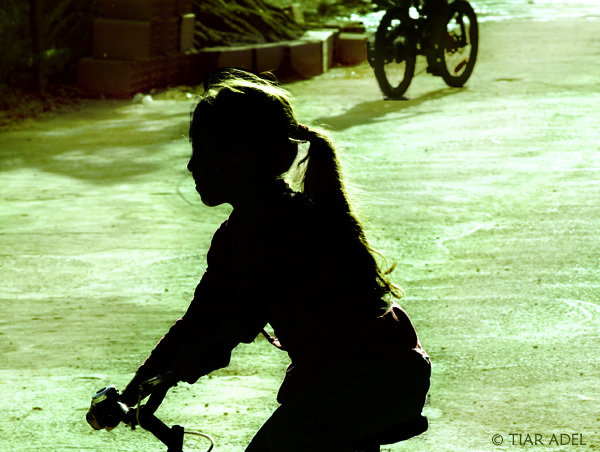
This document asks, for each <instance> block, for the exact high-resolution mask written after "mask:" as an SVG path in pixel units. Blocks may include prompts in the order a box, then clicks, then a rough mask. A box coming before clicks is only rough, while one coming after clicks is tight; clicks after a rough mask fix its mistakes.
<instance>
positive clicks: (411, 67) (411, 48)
mask: <svg viewBox="0 0 600 452" xmlns="http://www.w3.org/2000/svg"><path fill="white" fill-rule="evenodd" d="M409 26H410V18H409V17H408V13H407V12H406V11H404V10H400V9H392V10H389V11H388V12H387V13H385V15H384V16H383V18H382V19H381V22H380V23H379V26H378V27H377V31H376V32H375V55H374V61H373V70H374V72H375V78H376V79H377V83H379V87H380V88H381V91H382V92H383V94H385V95H386V96H388V97H390V98H393V99H399V98H401V97H402V95H403V94H404V93H405V92H406V90H407V89H408V86H409V85H410V82H411V80H412V78H413V75H414V74H415V61H416V49H415V44H414V41H413V40H412V39H411V36H410V32H409V30H410V28H409Z"/></svg>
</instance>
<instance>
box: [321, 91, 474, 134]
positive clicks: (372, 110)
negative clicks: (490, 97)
mask: <svg viewBox="0 0 600 452" xmlns="http://www.w3.org/2000/svg"><path fill="white" fill-rule="evenodd" d="M464 89H466V88H450V87H446V88H442V89H438V90H437V91H433V92H430V93H426V94H424V95H422V96H419V97H416V98H413V99H399V100H392V99H378V100H373V101H368V102H363V103H361V104H357V105H355V106H353V107H352V108H351V109H350V110H348V111H346V112H344V113H342V114H340V115H334V116H323V117H320V118H316V119H315V122H316V123H320V124H325V125H327V126H330V127H332V128H333V129H334V130H336V131H341V130H346V129H349V128H351V127H354V126H358V125H365V124H372V123H375V122H381V121H385V120H386V119H384V117H385V116H387V115H389V114H390V113H397V112H401V111H403V110H409V109H411V108H414V107H416V106H418V105H421V104H424V103H426V102H429V101H433V100H437V99H441V98H443V97H447V96H452V95H454V94H458V93H460V92H462V91H463V90H464ZM427 113H430V112H412V113H411V114H408V115H406V116H405V117H404V118H411V117H415V116H420V115H423V114H427ZM395 119H397V118H395Z"/></svg>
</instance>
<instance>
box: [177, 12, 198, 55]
mask: <svg viewBox="0 0 600 452" xmlns="http://www.w3.org/2000/svg"><path fill="white" fill-rule="evenodd" d="M195 24H196V15H195V14H191V13H190V14H183V15H182V16H181V26H180V31H179V51H180V52H185V51H186V50H190V49H193V48H194V27H195Z"/></svg>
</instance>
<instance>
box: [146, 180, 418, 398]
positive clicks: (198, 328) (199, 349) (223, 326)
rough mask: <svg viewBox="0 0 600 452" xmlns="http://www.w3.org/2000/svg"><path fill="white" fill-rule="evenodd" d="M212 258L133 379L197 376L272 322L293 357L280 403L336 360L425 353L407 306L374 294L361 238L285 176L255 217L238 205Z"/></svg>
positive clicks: (222, 364)
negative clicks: (343, 229) (355, 240)
mask: <svg viewBox="0 0 600 452" xmlns="http://www.w3.org/2000/svg"><path fill="white" fill-rule="evenodd" d="M207 262H208V266H207V269H206V272H205V273H204V275H203V276H202V279H201V281H200V283H199V284H198V286H197V288H196V291H195V293H194V298H193V300H192V302H191V304H190V306H189V308H188V310H187V312H186V313H185V315H184V316H183V317H182V318H181V319H179V320H177V322H176V323H175V324H174V325H173V327H172V328H171V329H170V330H169V332H168V333H167V334H166V335H165V336H164V337H163V338H162V339H161V341H160V342H159V343H158V345H157V346H156V348H155V349H154V351H153V352H152V354H151V355H150V357H149V358H148V359H147V360H146V362H145V363H144V364H143V365H142V366H141V367H140V368H139V370H138V373H137V377H136V380H138V381H142V380H144V379H146V378H151V377H153V376H156V375H158V374H161V373H165V372H167V371H171V370H174V371H175V372H176V373H177V374H178V375H179V376H180V378H181V379H182V380H184V381H187V382H189V383H193V382H195V381H196V380H197V379H198V378H200V377H201V376H203V375H206V374H208V373H210V372H212V371H213V370H216V369H219V368H222V367H225V366H227V365H228V364H229V360H230V356H231V351H232V350H233V348H235V347H236V346H237V345H238V344H239V343H240V342H244V343H249V342H252V341H253V340H254V339H255V337H256V336H257V335H258V334H260V333H261V331H262V329H263V328H264V327H265V325H266V324H267V323H269V324H270V325H271V326H272V328H273V330H274V332H275V336H276V337H277V341H276V344H278V345H279V346H280V347H281V348H282V349H284V350H285V351H287V352H288V354H289V356H290V358H291V361H292V363H291V364H290V367H289V368H288V371H287V374H286V378H285V380H284V383H283V385H282V387H281V389H280V391H279V395H278V401H279V402H280V403H284V402H285V401H286V400H288V399H289V398H291V397H293V395H294V394H295V393H297V391H298V390H299V389H301V388H302V387H304V386H305V385H307V384H308V383H310V382H311V381H312V380H313V379H314V378H315V377H316V376H317V375H319V373H321V372H322V371H323V370H324V369H326V368H327V367H328V366H329V365H331V363H333V362H337V361H339V360H344V359H354V358H360V357H368V358H374V359H384V360H385V359H387V360H402V359H405V358H407V357H408V356H411V355H414V354H415V353H419V354H423V355H424V354H425V352H424V351H423V350H422V348H421V346H420V344H419V342H418V339H417V335H416V333H415V330H414V328H413V326H412V324H411V322H410V319H409V318H408V316H407V315H406V313H405V312H404V310H402V308H400V306H398V305H397V304H395V303H393V304H392V305H391V306H389V304H388V303H386V302H385V301H383V300H382V299H381V298H380V297H378V296H376V295H375V294H376V290H375V289H374V282H373V281H372V280H370V279H371V278H365V276H364V272H361V268H360V266H359V265H358V263H357V258H356V246H355V245H351V244H349V243H348V241H347V240H346V239H344V237H343V236H341V235H340V234H339V232H338V231H337V230H336V229H335V228H334V227H333V226H332V225H331V224H330V223H329V222H328V221H327V218H326V216H324V215H321V214H320V213H319V211H318V209H317V208H316V207H315V206H314V205H313V204H312V203H311V202H310V201H309V200H308V199H307V198H306V197H305V196H304V195H302V194H299V193H295V192H293V191H291V190H290V189H289V188H288V187H287V186H286V185H285V184H284V183H283V182H281V181H280V182H278V183H277V184H276V187H275V189H274V190H273V193H272V198H271V199H270V200H269V202H268V203H266V204H265V207H264V209H259V210H258V211H256V212H254V213H253V215H252V216H249V217H246V216H243V215H242V214H240V213H239V212H236V211H235V210H234V211H233V213H232V214H231V216H230V217H229V218H228V219H227V220H226V221H225V222H224V223H223V224H222V225H221V226H220V228H219V229H218V230H217V231H216V233H215V235H214V237H213V240H212V243H211V246H210V249H209V252H208V256H207Z"/></svg>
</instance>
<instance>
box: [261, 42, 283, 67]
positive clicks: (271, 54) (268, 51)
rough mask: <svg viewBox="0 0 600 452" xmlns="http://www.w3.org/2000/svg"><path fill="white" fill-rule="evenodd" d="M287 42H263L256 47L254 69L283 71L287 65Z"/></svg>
mask: <svg viewBox="0 0 600 452" xmlns="http://www.w3.org/2000/svg"><path fill="white" fill-rule="evenodd" d="M286 57H287V45H286V44H279V43H277V44H262V45H258V46H256V47H255V48H254V70H255V71H257V72H265V71H271V72H281V71H282V70H283V69H284V66H286V59H287V58H286Z"/></svg>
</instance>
